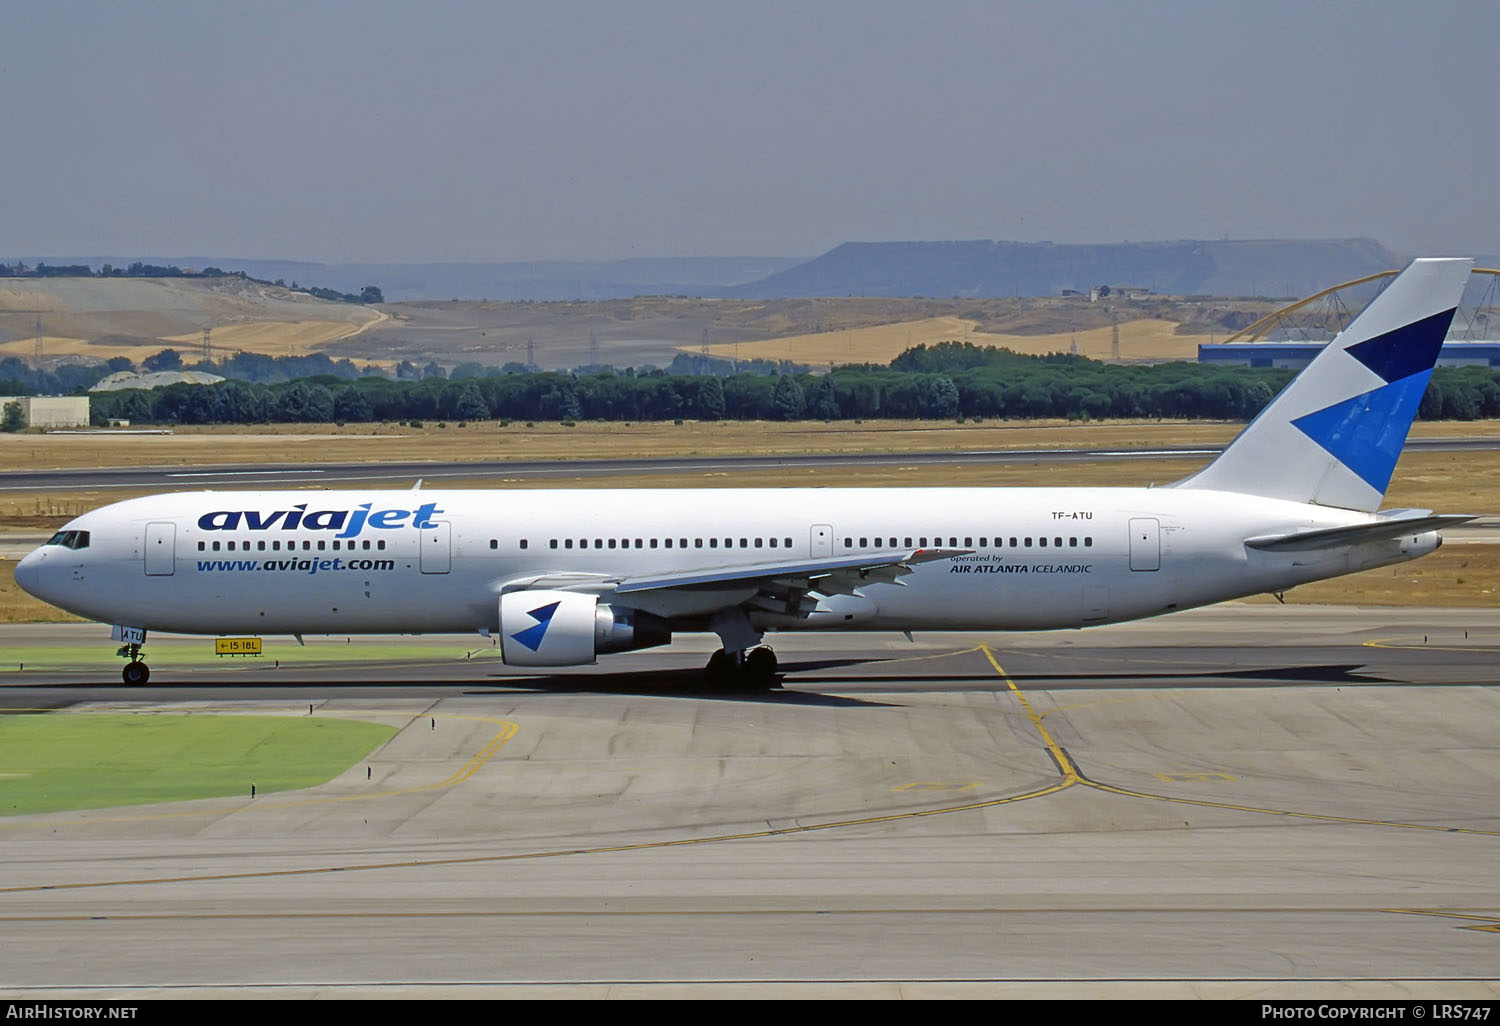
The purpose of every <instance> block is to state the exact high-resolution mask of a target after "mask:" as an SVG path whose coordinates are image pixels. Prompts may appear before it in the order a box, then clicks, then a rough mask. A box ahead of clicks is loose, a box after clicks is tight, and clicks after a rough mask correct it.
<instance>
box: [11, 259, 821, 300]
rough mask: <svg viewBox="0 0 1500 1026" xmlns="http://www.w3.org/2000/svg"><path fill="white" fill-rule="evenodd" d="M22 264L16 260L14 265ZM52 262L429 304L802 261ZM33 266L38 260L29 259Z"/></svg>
mask: <svg viewBox="0 0 1500 1026" xmlns="http://www.w3.org/2000/svg"><path fill="white" fill-rule="evenodd" d="M18 258H21V255H19V254H18V255H13V256H12V257H11V258H10V259H11V261H12V262H14V260H16V259H18ZM40 259H42V260H43V261H45V262H46V263H48V264H62V265H67V264H87V265H88V266H90V267H93V268H95V269H96V270H97V269H98V268H99V267H101V266H103V265H104V264H113V265H115V266H117V267H125V266H128V265H129V264H130V263H132V262H134V261H137V260H139V261H142V262H145V263H153V264H167V265H171V266H174V267H191V268H195V269H198V268H204V267H222V268H223V269H224V270H226V271H244V272H245V273H246V274H248V275H250V276H251V277H253V278H260V279H263V280H265V281H277V280H281V281H285V282H287V283H291V282H297V283H298V284H300V285H304V286H306V285H313V286H318V287H321V288H331V289H337V290H338V291H340V292H356V293H357V292H358V291H359V290H360V289H362V288H364V287H365V286H366V285H375V286H378V287H379V288H380V290H381V292H382V293H383V294H384V296H385V299H386V301H387V302H391V303H398V302H406V301H419V300H428V299H491V300H497V301H501V300H539V301H546V302H554V301H558V300H599V299H630V298H631V297H633V296H638V295H653V296H676V295H691V296H703V295H710V294H713V293H714V292H716V291H717V290H719V289H721V288H725V287H728V286H734V285H740V284H743V283H745V282H752V281H758V280H759V279H761V278H764V277H766V276H767V275H769V274H775V273H776V272H777V271H781V270H785V269H786V268H788V267H793V266H796V265H797V264H800V263H802V262H803V261H804V259H805V258H804V257H662V258H652V257H642V258H638V259H633V260H593V261H584V260H537V261H517V262H510V263H441V264H396V263H385V264H377V263H351V264H317V263H310V262H307V261H299V260H246V259H241V258H239V257H224V256H186V257H142V256H124V257H122V256H69V257H44V258H40ZM25 262H26V263H27V264H34V263H36V262H37V260H36V259H33V258H30V257H26V258H25Z"/></svg>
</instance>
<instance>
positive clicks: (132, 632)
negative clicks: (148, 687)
mask: <svg viewBox="0 0 1500 1026" xmlns="http://www.w3.org/2000/svg"><path fill="white" fill-rule="evenodd" d="M115 640H116V641H123V642H125V644H123V645H121V646H120V647H119V649H118V650H117V651H116V652H115V655H117V656H119V657H120V658H122V659H128V660H129V662H127V663H126V664H125V670H124V672H122V673H121V674H120V677H121V679H122V680H124V681H125V683H126V684H129V685H132V686H135V685H139V684H144V683H146V682H147V681H148V680H150V679H151V670H150V669H149V668H148V667H147V666H146V661H145V660H144V659H142V658H141V648H142V646H144V645H145V643H146V632H145V631H144V630H142V629H141V628H139V627H116V628H115Z"/></svg>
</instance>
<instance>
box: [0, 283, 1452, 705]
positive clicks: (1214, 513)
mask: <svg viewBox="0 0 1500 1026" xmlns="http://www.w3.org/2000/svg"><path fill="white" fill-rule="evenodd" d="M1470 263H1471V262H1470V261H1468V260H1456V259H1424V260H1417V261H1415V262H1414V263H1413V264H1412V265H1411V266H1410V267H1408V268H1407V269H1406V271H1404V272H1403V273H1402V274H1401V275H1400V276H1399V277H1398V278H1397V279H1396V280H1395V281H1394V282H1392V284H1391V285H1390V286H1389V287H1388V288H1387V289H1386V290H1385V291H1384V292H1383V293H1381V295H1380V296H1379V297H1377V298H1376V299H1375V300H1374V301H1373V302H1372V303H1371V304H1370V305H1369V306H1368V307H1367V308H1366V309H1365V311H1364V312H1363V313H1362V314H1361V315H1360V317H1359V318H1358V319H1357V320H1356V321H1355V322H1354V323H1353V324H1352V325H1350V326H1349V328H1348V329H1347V330H1345V331H1344V332H1343V333H1342V334H1340V335H1339V336H1338V337H1337V338H1336V339H1334V341H1333V342H1332V343H1330V345H1329V346H1328V347H1327V349H1325V350H1324V351H1323V352H1322V353H1321V354H1320V355H1319V356H1318V357H1317V359H1315V360H1314V361H1313V362H1312V363H1311V364H1310V365H1309V366H1308V367H1307V368H1306V369H1305V370H1304V371H1303V372H1302V373H1301V374H1300V375H1298V376H1297V378H1295V379H1294V380H1293V381H1292V382H1291V384H1289V385H1288V386H1287V387H1286V388H1285V389H1284V390H1283V391H1282V392H1281V394H1280V395H1278V396H1277V397H1276V398H1275V399H1274V400H1273V401H1272V402H1271V403H1270V405H1269V406H1267V407H1266V409H1265V410H1264V411H1262V412H1261V414H1260V416H1258V417H1257V418H1256V419H1255V420H1254V421H1253V422H1252V423H1251V424H1250V425H1249V426H1248V427H1246V428H1245V430H1244V431H1243V432H1242V433H1241V434H1240V435H1239V437H1238V438H1236V439H1235V441H1234V442H1233V443H1232V444H1231V445H1230V446H1229V447H1228V448H1227V449H1225V450H1224V452H1223V453H1222V454H1221V455H1220V456H1219V457H1218V458H1217V459H1215V460H1214V461H1213V462H1212V463H1211V464H1210V465H1209V466H1207V467H1206V468H1204V469H1203V470H1202V471H1200V472H1199V473H1197V474H1195V475H1193V476H1192V477H1189V478H1187V479H1185V480H1183V481H1179V482H1177V483H1175V484H1173V485H1169V486H1165V487H1158V488H888V489H868V488H851V489H840V488H785V489H782V488H766V489H706V490H608V491H603V490H601V491H532V490H523V489H517V490H500V491H430V490H409V491H368V490H354V491H288V492H187V493H174V494H168V495H158V496H153V497H150V498H143V499H131V500H129V501H126V502H119V503H115V504H114V505H111V506H106V507H104V508H103V509H98V510H94V511H93V512H90V513H86V514H84V515H83V516H81V517H78V518H77V519H75V520H73V521H72V522H71V523H69V524H68V525H67V526H66V527H64V528H63V529H62V530H61V531H59V532H58V533H57V534H56V535H55V536H54V537H53V538H52V539H51V540H50V541H48V542H47V544H45V545H43V546H42V547H40V548H39V549H37V550H36V551H34V552H32V553H30V554H29V555H27V556H26V558H25V559H23V560H22V561H21V562H20V564H19V565H18V566H17V568H16V580H17V582H18V583H19V584H20V585H21V587H22V588H24V589H25V590H26V591H28V592H30V593H32V594H33V595H36V596H38V597H39V598H42V599H44V600H46V601H47V602H50V603H52V604H54V605H56V606H59V607H61V608H63V609H66V610H68V611H70V612H73V613H76V614H78V615H80V616H84V617H88V618H90V619H94V620H99V621H102V622H105V623H110V624H113V625H115V627H116V628H117V629H116V640H121V641H124V642H125V645H124V647H122V648H121V649H120V653H121V655H123V656H125V657H126V658H127V659H128V660H129V661H128V663H127V665H126V667H125V672H124V679H125V681H126V683H130V684H140V683H145V682H146V680H147V679H148V677H149V673H148V671H147V668H146V664H145V663H144V662H143V661H142V659H141V646H142V644H143V643H144V641H145V635H146V631H147V630H155V631H173V632H183V633H191V634H207V635H221V636H222V635H237V634H257V635H259V634H293V635H297V636H299V637H300V636H301V635H303V634H335V633H336V634H359V633H377V632H378V633H392V632H397V633H445V632H446V633H459V632H464V633H467V632H472V631H478V632H479V633H481V634H485V635H492V634H495V633H497V632H498V639H499V647H500V653H501V656H502V658H503V659H504V661H505V662H506V663H508V664H510V665H514V666H532V667H545V666H569V665H577V664H583V663H592V662H594V661H595V660H596V659H597V657H598V656H599V655H601V654H605V653H610V652H625V651H630V650H633V649H641V648H649V647H651V646H655V645H664V644H668V643H669V642H670V641H671V638H672V635H673V634H674V633H676V632H684V631H712V632H713V633H715V634H717V635H718V636H719V638H720V640H721V641H722V643H723V648H722V649H720V650H719V651H718V652H716V653H714V656H713V658H712V659H711V660H710V661H709V664H708V670H709V673H710V675H711V676H712V677H715V678H717V679H720V680H727V681H736V680H738V681H744V682H747V683H760V684H764V683H770V682H771V681H773V680H774V675H775V672H776V657H775V655H774V654H773V653H772V652H771V650H770V649H769V648H764V647H757V646H759V645H760V643H761V640H762V638H763V636H764V634H765V633H766V632H768V631H791V630H882V631H889V630H904V631H917V630H922V631H933V630H1003V631H1026V630H1042V629H1050V628H1062V627H1087V626H1090V625H1093V624H1104V623H1114V622H1117V621H1121V620H1131V619H1137V618H1140V617H1147V616H1155V615H1157V614H1160V613H1166V612H1170V611H1172V610H1177V609H1187V608H1190V607H1193V606H1202V605H1205V604H1208V603H1212V602H1219V601H1222V600H1225V599H1231V598H1236V597H1239V596H1245V595H1253V594H1258V593H1264V592H1281V591H1283V590H1285V589H1287V588H1290V587H1292V586H1294V585H1298V584H1304V583H1306V582H1309V581H1316V580H1321V579H1323V578H1328V577H1337V576H1339V575H1340V574H1348V573H1353V572H1355V571H1359V570H1365V569H1368V568H1371V567H1378V566H1385V565H1388V564H1391V563H1398V562H1401V561H1403V560H1408V559H1414V558H1416V557H1417V556H1421V555H1424V554H1426V553H1428V552H1431V551H1432V550H1433V549H1435V548H1437V547H1438V545H1440V544H1441V539H1440V537H1439V535H1438V529H1439V528H1441V527H1443V526H1444V525H1449V524H1453V523H1456V522H1461V521H1464V520H1468V519H1470V518H1469V517H1466V516H1441V515H1437V516H1435V515H1432V514H1431V513H1430V511H1427V510H1406V509H1402V510H1387V511H1383V512H1377V510H1378V509H1379V506H1380V503H1381V500H1382V498H1383V495H1384V492H1385V489H1386V485H1387V484H1388V483H1389V481H1390V477H1391V472H1392V470H1393V468H1394V467H1395V464H1396V460H1397V458H1398V457H1399V456H1400V454H1401V448H1402V446H1403V445H1404V444H1405V441H1406V435H1407V432H1408V430H1409V429H1410V427H1411V422H1412V419H1413V418H1414V417H1415V415H1416V412H1417V406H1418V403H1419V402H1420V401H1421V398H1422V393H1423V391H1424V389H1425V388H1426V385H1427V379H1428V378H1429V377H1430V376H1431V374H1432V368H1433V365H1434V363H1435V362H1436V360H1437V356H1438V351H1439V349H1440V348H1441V346H1442V342H1443V337H1444V335H1445V334H1446V333H1447V330H1448V325H1449V322H1450V321H1451V320H1452V317H1453V313H1454V310H1455V308H1456V307H1457V305H1458V301H1459V296H1460V294H1461V293H1462V291H1463V287H1464V283H1465V281H1466V280H1467V278H1468V274H1469V268H1470Z"/></svg>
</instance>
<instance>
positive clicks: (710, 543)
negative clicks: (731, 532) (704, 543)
mask: <svg viewBox="0 0 1500 1026" xmlns="http://www.w3.org/2000/svg"><path fill="white" fill-rule="evenodd" d="M708 547H709V548H711V549H716V548H718V547H719V539H717V538H710V539H709V540H708Z"/></svg>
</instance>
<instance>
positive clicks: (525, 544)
mask: <svg viewBox="0 0 1500 1026" xmlns="http://www.w3.org/2000/svg"><path fill="white" fill-rule="evenodd" d="M529 544H530V543H529V542H528V541H527V540H526V539H525V538H522V539H521V548H523V549H524V548H526V546H527V545H529Z"/></svg>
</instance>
